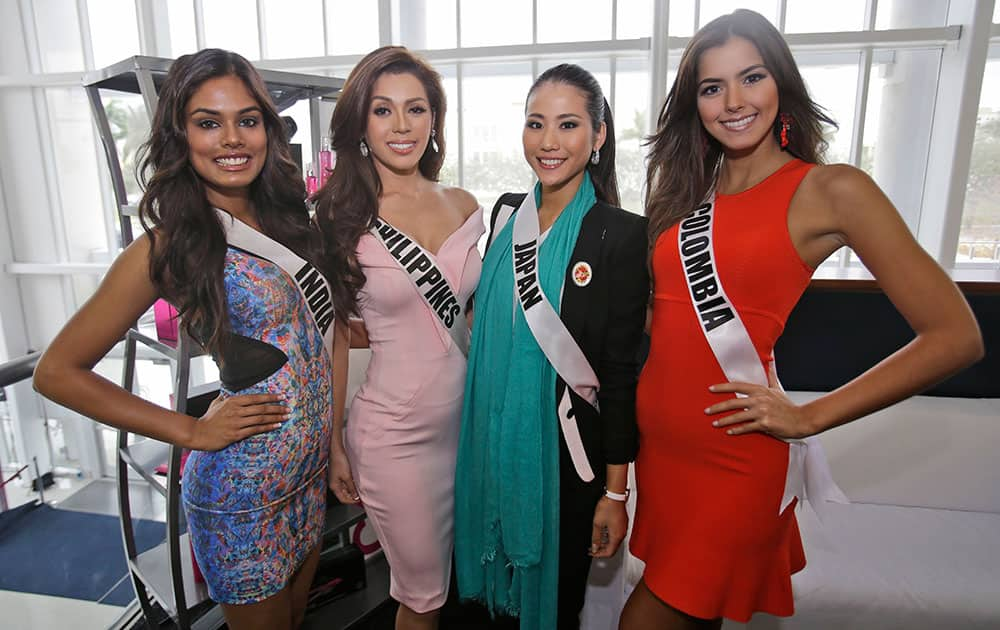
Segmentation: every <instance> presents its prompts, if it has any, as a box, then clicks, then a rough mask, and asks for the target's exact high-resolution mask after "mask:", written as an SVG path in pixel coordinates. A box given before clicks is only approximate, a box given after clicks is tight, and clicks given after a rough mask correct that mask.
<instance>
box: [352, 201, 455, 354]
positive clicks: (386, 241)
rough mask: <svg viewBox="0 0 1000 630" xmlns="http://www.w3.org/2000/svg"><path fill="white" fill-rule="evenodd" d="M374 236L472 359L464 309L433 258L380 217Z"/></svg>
mask: <svg viewBox="0 0 1000 630" xmlns="http://www.w3.org/2000/svg"><path fill="white" fill-rule="evenodd" d="M371 233H372V234H373V235H374V236H375V239H376V240H377V241H378V242H379V243H382V246H383V247H385V249H386V251H388V252H389V255H390V256H391V257H392V259H393V260H395V261H396V264H398V265H399V267H400V269H402V270H403V272H404V273H406V275H407V277H408V278H409V279H410V282H412V283H413V286H414V287H415V288H416V290H417V293H419V294H420V297H422V298H423V299H424V302H425V303H426V304H427V306H428V307H429V308H430V310H431V312H432V313H434V318H435V319H436V320H437V321H438V322H439V323H440V324H441V326H442V327H444V329H445V331H447V332H448V334H449V335H451V338H452V340H453V341H454V342H455V345H456V346H458V349H459V350H461V351H462V354H463V355H465V356H469V337H470V335H469V324H468V323H467V322H466V319H465V309H463V308H462V304H461V303H460V302H459V300H458V295H457V294H456V293H455V291H454V290H453V289H452V288H451V284H450V283H449V282H448V278H447V277H446V276H445V275H444V272H442V271H441V270H440V269H439V268H438V266H437V264H436V263H435V262H434V260H435V258H434V255H433V254H431V253H430V252H428V251H427V250H425V249H424V248H423V247H421V246H420V244H419V243H417V241H416V239H413V238H410V237H409V236H407V235H406V234H405V233H404V232H401V231H400V230H398V229H396V228H394V227H392V225H390V224H389V222H388V221H386V220H385V219H383V218H381V217H376V219H375V227H373V228H372V229H371Z"/></svg>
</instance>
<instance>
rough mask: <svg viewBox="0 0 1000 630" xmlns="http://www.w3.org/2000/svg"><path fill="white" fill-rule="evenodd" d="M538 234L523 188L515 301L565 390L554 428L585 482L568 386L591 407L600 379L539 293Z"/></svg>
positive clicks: (516, 233)
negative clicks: (562, 382)
mask: <svg viewBox="0 0 1000 630" xmlns="http://www.w3.org/2000/svg"><path fill="white" fill-rule="evenodd" d="M532 190H534V189H533V188H532ZM500 227H502V226H498V227H496V228H494V229H495V230H498V229H499V228H500ZM538 238H539V234H538V208H537V207H536V206H535V195H534V192H529V193H528V194H527V195H525V197H524V201H523V202H522V203H521V207H520V208H519V209H518V211H517V214H516V215H515V216H514V230H513V239H512V247H513V263H514V284H515V290H516V292H517V301H518V303H519V304H520V305H521V310H522V311H523V312H524V319H525V321H526V322H527V323H528V328H529V329H530V330H531V334H532V336H533V337H534V338H535V341H536V342H537V343H538V347H539V348H541V349H542V352H543V353H544V354H545V358H546V359H548V360H549V363H551V364H552V367H553V368H555V371H556V373H557V374H559V376H560V378H562V380H563V381H565V382H566V389H565V390H564V391H563V395H562V398H560V400H559V409H558V413H559V426H560V427H561V428H562V432H563V437H564V438H565V440H566V447H567V450H568V451H569V455H570V459H571V460H572V461H573V467H574V468H575V469H576V474H577V475H578V476H579V477H580V479H582V480H584V481H591V480H593V478H594V471H593V469H591V467H590V462H589V461H588V460H587V452H586V450H584V448H583V440H582V439H581V438H580V429H579V427H577V425H576V420H575V419H574V414H573V401H572V399H571V398H570V395H569V390H570V389H572V390H573V391H574V392H576V393H577V395H578V396H580V397H581V398H583V399H584V400H585V401H587V402H588V403H589V404H590V405H591V406H592V407H593V408H594V409H597V391H598V389H599V387H600V383H599V382H598V380H597V375H596V374H594V369H593V368H592V367H591V366H590V362H589V361H587V357H586V356H584V354H583V351H582V350H581V349H580V346H579V345H577V343H576V340H575V339H573V335H571V334H570V333H569V331H568V330H566V325H565V324H563V322H562V319H560V318H559V314H558V313H556V311H555V309H554V308H552V304H550V303H549V301H548V299H546V297H545V294H544V293H543V292H542V288H541V284H540V283H539V280H538V246H539V245H538Z"/></svg>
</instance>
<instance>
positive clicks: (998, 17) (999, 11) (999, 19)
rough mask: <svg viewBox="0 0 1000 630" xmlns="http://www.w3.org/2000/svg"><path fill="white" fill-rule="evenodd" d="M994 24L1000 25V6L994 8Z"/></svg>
mask: <svg viewBox="0 0 1000 630" xmlns="http://www.w3.org/2000/svg"><path fill="white" fill-rule="evenodd" d="M993 23H994V24H1000V4H997V5H995V6H994V7H993Z"/></svg>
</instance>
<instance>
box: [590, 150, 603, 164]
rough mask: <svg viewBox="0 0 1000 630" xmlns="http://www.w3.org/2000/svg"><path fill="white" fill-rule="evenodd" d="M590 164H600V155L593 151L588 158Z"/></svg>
mask: <svg viewBox="0 0 1000 630" xmlns="http://www.w3.org/2000/svg"><path fill="white" fill-rule="evenodd" d="M590 163H591V164H600V163H601V154H600V153H598V152H597V151H594V153H593V154H592V155H591V156H590Z"/></svg>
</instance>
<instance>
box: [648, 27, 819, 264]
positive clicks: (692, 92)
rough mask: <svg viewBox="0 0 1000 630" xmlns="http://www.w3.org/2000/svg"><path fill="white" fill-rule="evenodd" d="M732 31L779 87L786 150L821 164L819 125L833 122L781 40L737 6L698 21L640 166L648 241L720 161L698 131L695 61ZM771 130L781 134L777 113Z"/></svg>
mask: <svg viewBox="0 0 1000 630" xmlns="http://www.w3.org/2000/svg"><path fill="white" fill-rule="evenodd" d="M732 37H742V38H744V39H746V40H748V41H749V42H751V43H752V44H753V45H754V46H756V47H757V50H758V51H759V52H760V56H761V58H762V59H763V60H764V66H765V67H766V68H767V69H768V71H769V72H770V73H771V75H772V76H773V77H774V81H775V83H776V84H777V86H778V111H779V112H780V113H782V114H789V115H791V117H792V125H791V128H790V129H789V131H788V133H787V136H788V146H787V147H786V148H785V150H786V151H788V152H789V153H790V154H792V155H794V156H795V157H797V158H799V159H801V160H804V161H806V162H812V163H821V162H822V154H823V152H824V151H825V150H826V142H825V141H824V140H823V125H824V124H827V125H831V126H833V127H836V123H835V122H834V121H833V120H832V119H831V118H830V117H829V116H828V115H827V114H826V113H825V112H824V110H823V108H822V107H820V106H819V105H817V104H816V103H815V102H813V100H812V99H811V98H810V97H809V92H808V90H807V89H806V84H805V82H804V81H803V80H802V75H801V74H799V69H798V66H796V65H795V59H794V57H792V52H791V50H789V49H788V44H787V43H785V40H784V38H783V37H782V36H781V33H779V32H778V30H777V29H776V28H774V26H772V25H771V23H770V22H768V21H767V19H766V18H764V16H762V15H760V14H759V13H756V12H754V11H749V10H747V9H737V10H736V11H734V12H732V13H731V14H729V15H723V16H722V17H719V18H716V19H714V20H712V21H711V22H709V23H708V24H706V25H705V26H704V27H702V29H701V30H699V31H698V32H697V33H695V35H694V37H692V38H691V41H690V42H689V43H688V46H687V48H686V49H685V50H684V54H683V56H682V57H681V62H680V67H679V68H678V70H677V78H676V79H675V80H674V84H673V86H672V87H671V88H670V92H669V93H668V94H667V100H666V102H665V103H664V104H663V108H662V109H661V110H660V116H659V118H658V120H657V125H656V133H655V134H653V135H652V136H650V137H649V138H648V140H647V143H646V144H647V146H650V147H651V149H650V151H649V156H648V161H647V165H646V216H647V217H649V245H650V248H651V249H652V247H653V245H654V244H655V243H656V239H657V237H658V236H659V235H660V234H661V233H662V232H663V231H664V230H666V229H667V228H669V227H670V226H672V225H673V224H674V223H676V222H677V221H679V220H680V219H681V218H683V217H684V216H686V215H687V214H688V213H690V212H691V211H692V210H694V208H695V206H697V205H698V204H699V203H701V202H702V200H703V199H704V198H705V196H706V195H707V194H708V191H709V189H710V188H711V187H712V185H713V184H714V182H715V178H716V176H717V174H718V169H719V166H720V165H721V163H722V157H723V150H722V145H721V144H719V142H718V141H717V140H715V139H714V138H712V136H711V135H710V134H709V133H708V132H707V131H705V128H704V127H703V126H702V124H701V118H700V117H699V116H698V65H699V63H700V62H701V57H702V55H703V54H705V51H707V50H708V49H710V48H716V47H718V46H722V45H723V44H725V43H726V42H727V41H729V39H730V38H732ZM773 127H774V133H775V136H776V137H777V136H778V135H779V134H780V130H781V122H780V116H775V120H774V123H773Z"/></svg>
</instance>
